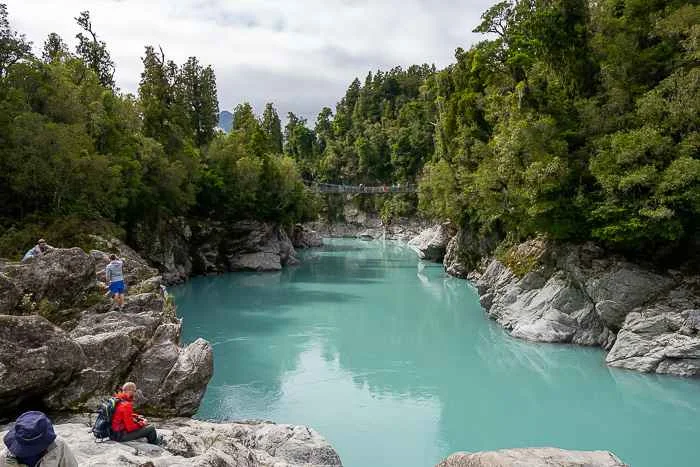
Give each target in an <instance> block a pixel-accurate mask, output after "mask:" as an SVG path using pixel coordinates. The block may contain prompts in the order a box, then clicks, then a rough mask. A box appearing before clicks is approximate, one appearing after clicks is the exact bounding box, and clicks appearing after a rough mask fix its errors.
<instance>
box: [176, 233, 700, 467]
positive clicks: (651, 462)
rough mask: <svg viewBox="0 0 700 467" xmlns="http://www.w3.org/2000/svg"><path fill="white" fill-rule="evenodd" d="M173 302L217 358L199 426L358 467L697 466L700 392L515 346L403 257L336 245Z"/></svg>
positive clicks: (180, 293)
mask: <svg viewBox="0 0 700 467" xmlns="http://www.w3.org/2000/svg"><path fill="white" fill-rule="evenodd" d="M172 292H173V293H174V294H175V296H176V300H177V303H178V306H179V313H180V314H181V315H182V316H184V340H185V341H187V342H190V341H192V340H194V339H195V338H196V337H198V336H203V337H205V338H207V339H209V340H210V341H211V342H212V344H213V346H214V354H215V370H214V377H213V378H212V381H211V383H209V388H208V390H207V394H206V396H205V398H204V401H203V403H202V405H201V407H200V410H199V412H198V417H201V418H207V419H209V418H214V419H231V420H234V419H246V418H258V419H268V420H274V421H277V422H280V423H292V424H303V425H309V426H311V427H313V428H315V429H316V430H317V431H319V432H320V433H321V434H322V435H323V436H325V437H326V438H327V439H328V440H329V441H330V442H331V443H332V444H333V446H334V447H335V448H336V449H337V450H338V452H339V453H340V456H341V458H342V460H343V463H344V465H346V466H349V467H359V466H387V467H392V466H402V467H406V466H430V465H433V464H435V463H436V462H437V461H439V460H440V458H442V457H444V456H446V455H447V454H450V453H452V452H454V451H459V450H463V451H480V450H487V449H498V448H506V447H523V446H557V447H562V448H566V449H590V450H594V449H609V450H612V451H613V452H615V453H616V454H617V455H618V456H620V457H621V458H622V459H623V460H625V461H626V462H627V463H630V464H631V465H632V466H634V467H645V466H648V467H658V466H670V465H672V466H675V467H681V466H697V465H700V460H698V459H700V454H699V453H698V448H697V446H698V440H700V419H699V418H698V415H700V413H699V412H700V381H697V380H683V379H677V378H670V377H659V376H653V375H641V374H637V373H632V372H627V371H623V370H613V369H610V368H607V367H606V366H605V365H604V362H603V359H604V354H603V353H602V352H601V351H599V350H596V349H588V348H580V347H573V346H565V345H547V344H532V343H527V342H522V341H518V340H515V339H513V338H511V337H509V336H508V335H507V334H506V333H505V332H504V331H503V330H502V329H501V328H500V327H499V326H498V325H496V324H495V323H494V322H492V321H490V320H489V319H487V318H486V317H485V315H484V313H483V311H482V310H481V308H480V306H479V302H478V297H477V294H476V291H475V290H474V289H473V288H472V287H471V286H470V285H469V283H467V282H465V281H462V280H458V279H454V278H450V277H448V276H446V275H445V274H444V273H443V271H442V268H441V266H439V265H433V264H427V263H422V262H420V261H418V260H417V259H416V257H415V253H413V252H412V251H410V250H408V249H407V248H405V247H403V246H401V245H399V244H396V243H390V242H386V243H384V242H380V241H374V242H361V241H354V240H327V241H326V246H325V247H324V248H322V249H319V250H313V251H309V252H304V253H303V264H302V265H301V266H299V267H294V268H288V269H286V270H284V271H283V272H280V273H271V274H254V273H239V274H228V275H224V276H218V277H208V278H206V277H199V278H195V279H193V280H192V281H190V282H188V283H187V284H186V285H184V286H180V287H177V288H174V289H172Z"/></svg>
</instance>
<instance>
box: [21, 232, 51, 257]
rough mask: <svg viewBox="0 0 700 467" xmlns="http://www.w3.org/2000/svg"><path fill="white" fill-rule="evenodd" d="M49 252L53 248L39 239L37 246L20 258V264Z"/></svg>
mask: <svg viewBox="0 0 700 467" xmlns="http://www.w3.org/2000/svg"><path fill="white" fill-rule="evenodd" d="M51 250H53V248H52V247H50V246H49V245H47V244H46V240H44V239H43V238H40V239H39V241H38V242H37V244H36V245H35V246H33V247H32V248H31V249H30V250H29V251H27V252H26V253H25V254H24V257H22V262H23V263H24V262H25V261H29V260H30V259H32V258H37V257H39V256H43V255H45V254H46V253H48V252H49V251H51Z"/></svg>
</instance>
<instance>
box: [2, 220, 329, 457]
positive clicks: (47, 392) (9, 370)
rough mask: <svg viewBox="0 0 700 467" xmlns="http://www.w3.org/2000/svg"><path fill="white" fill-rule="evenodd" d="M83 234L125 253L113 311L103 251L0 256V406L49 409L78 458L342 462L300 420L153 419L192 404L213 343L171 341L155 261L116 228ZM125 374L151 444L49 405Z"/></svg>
mask: <svg viewBox="0 0 700 467" xmlns="http://www.w3.org/2000/svg"><path fill="white" fill-rule="evenodd" d="M268 232H270V233H271V234H273V235H274V232H273V231H268ZM94 240H95V242H96V243H98V244H102V246H103V248H104V250H105V251H109V252H117V253H118V254H119V256H120V257H121V258H122V259H123V260H124V273H125V282H126V283H127V285H128V287H129V295H128V296H127V298H126V303H125V305H124V308H123V309H122V310H118V309H116V308H114V306H113V305H112V303H111V300H110V299H109V298H107V297H106V296H105V295H104V291H105V286H104V284H103V283H102V282H101V281H100V279H104V276H103V274H104V267H105V265H106V264H107V262H108V254H107V253H106V252H105V251H101V250H92V251H91V252H90V253H86V252H84V251H83V250H81V249H80V248H68V249H53V250H51V251H49V252H48V253H46V254H45V255H43V256H40V257H37V258H33V259H31V260H29V261H27V262H25V263H12V262H3V263H0V417H4V418H6V419H7V417H12V416H13V415H15V414H17V413H19V412H21V411H23V410H26V409H41V410H45V411H47V412H49V413H52V414H57V417H58V418H57V421H58V423H57V424H56V431H57V432H58V434H59V435H61V436H62V437H64V439H65V440H66V441H67V442H68V443H69V445H71V447H72V449H73V450H74V451H75V454H76V456H77V458H78V460H79V462H80V465H86V466H92V465H95V466H97V465H100V466H111V465H114V466H116V465H120V466H124V465H134V466H137V465H138V466H140V465H153V466H156V465H160V466H171V465H201V466H206V465H209V466H215V465H216V466H219V465H231V466H258V465H280V466H284V465H290V466H291V465H315V466H334V465H341V463H340V458H339V457H338V454H337V453H336V452H335V450H334V449H333V448H332V447H331V446H330V444H328V442H326V441H325V440H324V439H323V438H322V437H321V436H320V435H319V434H318V433H316V432H315V431H313V430H312V429H310V428H308V427H302V426H292V425H278V424H274V423H270V422H256V421H250V422H240V423H221V424H219V423H207V422H200V421H196V420H192V419H189V418H163V417H186V416H190V415H193V414H194V413H195V412H196V411H197V409H198V407H199V404H200V402H201V399H202V397H203V396H204V393H205V391H206V387H207V383H208V382H209V380H210V378H211V376H212V374H213V369H214V367H213V351H212V347H211V345H210V344H209V343H208V342H207V341H206V340H204V339H197V340H195V341H194V342H192V343H191V344H189V345H187V346H185V347H182V346H181V345H180V335H181V330H182V320H181V319H179V318H178V317H177V315H176V311H175V306H174V303H173V302H172V300H171V299H170V298H169V297H168V295H167V291H165V289H164V288H163V287H161V283H162V278H161V276H160V275H159V272H158V270H157V269H154V268H152V267H150V266H149V265H148V264H147V262H146V261H145V260H143V259H142V258H141V257H140V256H139V255H138V254H137V253H136V252H135V251H134V250H132V249H131V248H129V247H128V246H126V245H125V244H123V243H122V242H120V241H118V240H116V239H109V240H106V239H102V238H99V237H96V238H95V239H94ZM290 246H291V245H290ZM241 261H244V260H241ZM127 380H132V381H137V382H138V385H139V390H140V391H139V394H138V395H137V401H136V402H137V404H138V406H139V411H141V412H143V413H145V414H147V415H152V416H154V417H158V418H157V419H156V420H157V426H158V429H159V431H160V433H161V434H163V443H162V444H161V445H160V446H150V445H148V444H145V443H141V442H132V443H114V442H106V443H101V444H96V443H95V440H94V438H93V436H92V434H91V433H90V429H89V427H90V426H91V418H90V417H89V416H87V415H72V416H69V417H68V418H65V417H64V416H61V415H60V414H61V413H78V414H79V413H84V412H89V411H93V410H94V409H95V408H96V406H97V404H99V402H100V401H101V400H103V399H104V398H105V397H107V396H109V395H110V394H111V393H112V392H113V391H114V389H115V388H116V387H117V386H118V385H120V384H121V383H123V382H124V381H127ZM5 429H7V427H5V428H0V431H4V430H5Z"/></svg>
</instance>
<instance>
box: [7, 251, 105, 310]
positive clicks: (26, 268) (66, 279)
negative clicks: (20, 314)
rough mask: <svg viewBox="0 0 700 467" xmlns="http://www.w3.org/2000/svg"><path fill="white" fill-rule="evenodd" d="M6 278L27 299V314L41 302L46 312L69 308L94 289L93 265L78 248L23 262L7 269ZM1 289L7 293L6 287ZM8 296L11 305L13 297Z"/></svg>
mask: <svg viewBox="0 0 700 467" xmlns="http://www.w3.org/2000/svg"><path fill="white" fill-rule="evenodd" d="M5 275H6V278H9V279H10V280H11V281H12V282H13V283H14V284H15V286H16V287H17V288H18V289H19V290H20V291H21V293H22V294H23V295H26V297H27V298H26V300H24V302H25V303H23V305H24V310H23V311H24V312H26V313H28V312H31V311H34V308H35V306H36V305H37V304H38V303H40V302H42V301H44V303H45V305H44V308H46V309H48V308H50V309H52V310H56V309H65V308H68V307H70V306H72V305H74V304H76V303H78V302H79V301H80V300H81V299H82V298H84V296H85V294H86V293H87V292H88V291H90V290H93V289H94V288H95V285H96V278H95V261H94V259H93V258H92V257H90V255H88V254H87V253H85V252H84V251H83V250H81V249H80V248H56V249H53V250H50V251H49V252H48V253H46V254H44V255H42V256H38V257H36V258H31V259H29V260H28V261H26V262H23V263H14V264H10V265H6V267H5ZM0 287H2V289H5V290H7V288H8V285H7V284H6V283H5V285H1V286H0ZM2 289H0V290H2ZM3 295H6V296H7V295H8V294H7V292H5V293H4V294H3ZM9 296H10V301H12V296H13V293H12V292H10V294H9ZM5 300H7V298H6V299H5Z"/></svg>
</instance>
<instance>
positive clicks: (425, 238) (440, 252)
mask: <svg viewBox="0 0 700 467" xmlns="http://www.w3.org/2000/svg"><path fill="white" fill-rule="evenodd" d="M454 235H455V229H454V227H453V226H452V224H450V223H444V224H438V225H435V226H433V227H431V228H429V229H425V230H423V231H422V232H421V233H420V235H418V236H417V237H415V238H413V239H412V240H411V241H409V242H408V246H410V247H411V248H412V249H413V250H415V252H416V253H418V257H419V258H420V259H425V260H428V261H436V262H442V259H443V257H444V256H445V251H446V250H447V244H448V243H449V241H450V239H452V237H453V236H454Z"/></svg>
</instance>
